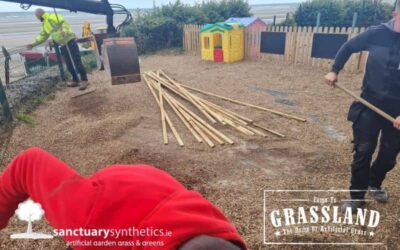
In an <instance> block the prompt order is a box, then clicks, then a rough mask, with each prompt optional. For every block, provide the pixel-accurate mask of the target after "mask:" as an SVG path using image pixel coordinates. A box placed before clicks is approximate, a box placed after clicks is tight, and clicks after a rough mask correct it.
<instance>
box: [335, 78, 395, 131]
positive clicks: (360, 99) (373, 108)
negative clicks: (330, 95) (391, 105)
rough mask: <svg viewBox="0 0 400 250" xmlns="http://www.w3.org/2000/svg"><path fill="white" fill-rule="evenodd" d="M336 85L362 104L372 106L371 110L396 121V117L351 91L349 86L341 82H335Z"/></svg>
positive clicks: (391, 120)
mask: <svg viewBox="0 0 400 250" xmlns="http://www.w3.org/2000/svg"><path fill="white" fill-rule="evenodd" d="M335 86H336V87H337V88H338V89H340V90H342V91H343V92H345V93H346V94H348V95H350V96H352V97H353V98H354V99H356V100H357V101H359V102H361V103H362V104H364V105H365V106H367V107H368V108H370V109H371V110H373V111H375V112H376V113H378V114H379V115H381V116H382V117H383V118H385V119H386V120H388V121H390V122H391V123H394V122H395V120H396V119H394V118H393V117H391V116H390V115H388V114H387V113H385V112H384V111H383V110H381V109H379V108H378V107H376V106H374V105H373V104H371V103H370V102H368V101H367V100H365V99H363V98H361V97H360V96H358V95H356V94H354V93H353V92H351V91H350V90H348V89H347V88H345V87H343V86H342V85H341V84H339V83H335Z"/></svg>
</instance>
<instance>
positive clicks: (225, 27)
mask: <svg viewBox="0 0 400 250" xmlns="http://www.w3.org/2000/svg"><path fill="white" fill-rule="evenodd" d="M240 26H243V25H241V24H240ZM213 28H220V29H223V30H232V29H233V26H232V24H229V23H222V22H221V23H210V24H206V25H204V26H203V28H201V30H200V32H205V31H208V30H210V29H213Z"/></svg>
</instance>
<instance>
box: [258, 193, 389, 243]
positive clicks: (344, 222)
mask: <svg viewBox="0 0 400 250" xmlns="http://www.w3.org/2000/svg"><path fill="white" fill-rule="evenodd" d="M348 193H349V192H348V190H265V191H264V244H265V245H383V243H381V242H378V241H376V240H375V239H374V238H376V237H375V236H376V230H377V228H378V227H379V223H380V221H381V213H380V212H379V211H378V210H375V209H373V208H372V206H371V208H369V206H366V207H365V208H359V209H357V210H356V211H352V209H351V208H347V209H346V210H344V211H342V208H341V205H342V203H343V202H345V201H347V200H348V199H347V198H346V196H347V195H348ZM367 202H368V200H367ZM360 239H362V240H361V241H360Z"/></svg>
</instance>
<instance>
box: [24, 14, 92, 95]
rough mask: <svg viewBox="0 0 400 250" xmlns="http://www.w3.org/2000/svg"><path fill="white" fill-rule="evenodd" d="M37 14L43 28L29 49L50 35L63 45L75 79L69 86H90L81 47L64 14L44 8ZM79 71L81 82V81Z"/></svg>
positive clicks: (81, 87) (63, 51)
mask: <svg viewBox="0 0 400 250" xmlns="http://www.w3.org/2000/svg"><path fill="white" fill-rule="evenodd" d="M35 16H36V18H37V19H39V20H40V21H41V22H42V30H41V31H40V34H39V35H38V36H37V37H36V39H35V41H34V42H33V43H32V44H30V45H28V49H32V48H33V47H35V46H37V45H39V44H42V43H44V42H45V41H46V40H47V39H48V38H49V37H51V39H52V40H53V42H54V43H55V44H56V45H59V46H61V53H62V55H63V57H64V59H65V62H66V64H67V68H68V71H69V72H70V73H71V75H72V80H73V81H72V82H71V83H68V86H69V87H77V86H79V90H85V89H86V88H87V86H88V78H87V73H86V70H85V68H84V67H83V64H82V60H81V56H80V53H79V47H78V44H77V42H76V40H75V34H74V33H73V32H72V29H71V26H70V25H69V24H68V23H67V22H66V21H65V20H64V18H63V16H61V15H59V14H57V13H55V14H49V13H47V12H45V11H44V10H43V9H37V10H36V11H35ZM74 66H75V67H74ZM76 71H78V72H76ZM78 73H79V75H80V78H81V79H80V80H81V82H79V77H78Z"/></svg>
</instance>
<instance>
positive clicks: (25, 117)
mask: <svg viewBox="0 0 400 250" xmlns="http://www.w3.org/2000/svg"><path fill="white" fill-rule="evenodd" d="M15 117H16V118H17V120H18V121H21V122H23V123H26V124H29V125H35V121H34V120H33V118H32V116H30V115H28V114H26V113H25V112H21V111H20V112H17V114H16V116H15Z"/></svg>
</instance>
